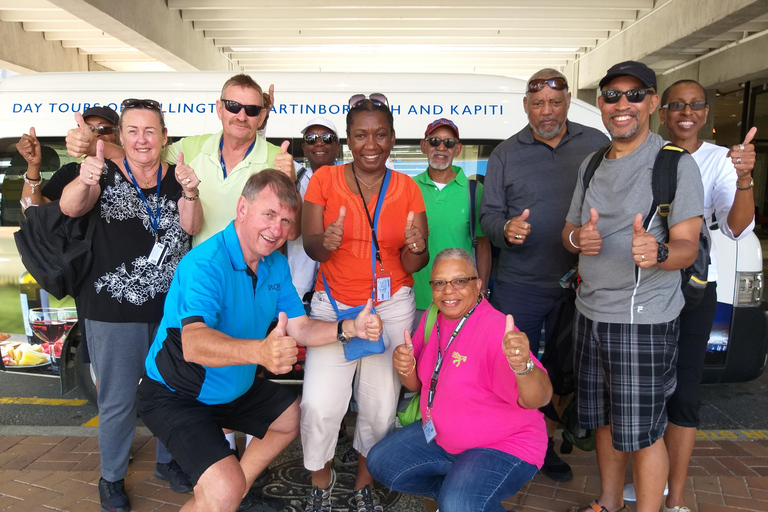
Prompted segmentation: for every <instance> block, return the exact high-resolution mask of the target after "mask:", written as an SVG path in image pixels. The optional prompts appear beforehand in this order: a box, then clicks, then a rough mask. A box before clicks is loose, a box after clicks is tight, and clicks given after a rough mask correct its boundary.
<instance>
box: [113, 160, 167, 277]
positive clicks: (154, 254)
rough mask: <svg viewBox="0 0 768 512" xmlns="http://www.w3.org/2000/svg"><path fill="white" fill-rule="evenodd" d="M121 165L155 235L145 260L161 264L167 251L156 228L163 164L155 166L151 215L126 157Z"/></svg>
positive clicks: (158, 216) (145, 198)
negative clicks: (155, 175)
mask: <svg viewBox="0 0 768 512" xmlns="http://www.w3.org/2000/svg"><path fill="white" fill-rule="evenodd" d="M123 165H125V172H127V173H128V176H129V177H130V178H131V181H132V182H133V186H134V188H135V189H136V192H138V194H139V199H141V202H142V203H144V208H146V209H147V216H148V217H149V226H150V229H151V230H152V234H154V235H155V244H154V245H153V246H152V250H151V251H150V252H149V256H148V257H147V261H148V262H149V263H151V264H152V265H156V266H158V267H159V266H161V265H162V264H163V262H164V261H165V256H166V254H167V253H168V247H167V246H166V245H165V244H164V243H162V242H160V236H159V233H158V229H159V228H160V215H162V209H161V207H160V180H161V179H162V176H163V164H162V163H161V164H160V166H159V167H158V168H157V194H156V203H157V204H156V208H155V214H154V215H152V208H150V206H149V201H147V197H146V196H145V195H144V191H143V190H141V187H140V186H139V183H138V182H137V181H136V177H135V176H134V175H133V172H132V171H131V167H130V166H129V165H128V159H127V158H123Z"/></svg>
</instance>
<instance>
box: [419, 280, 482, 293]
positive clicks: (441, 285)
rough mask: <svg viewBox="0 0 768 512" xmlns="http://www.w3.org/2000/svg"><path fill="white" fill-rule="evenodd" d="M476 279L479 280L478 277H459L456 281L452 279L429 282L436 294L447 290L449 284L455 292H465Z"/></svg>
mask: <svg viewBox="0 0 768 512" xmlns="http://www.w3.org/2000/svg"><path fill="white" fill-rule="evenodd" d="M475 279H477V276H475V277H457V278H456V279H451V280H450V281H429V286H430V287H431V288H432V290H434V291H436V292H439V291H442V290H445V287H446V286H448V285H449V284H450V285H451V286H452V287H453V289H454V290H463V289H464V288H466V287H467V285H468V284H469V282H470V281H474V280H475Z"/></svg>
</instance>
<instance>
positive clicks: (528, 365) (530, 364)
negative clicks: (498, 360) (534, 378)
mask: <svg viewBox="0 0 768 512" xmlns="http://www.w3.org/2000/svg"><path fill="white" fill-rule="evenodd" d="M534 366H535V365H534V364H533V359H532V358H530V357H529V358H528V362H527V363H525V370H523V371H521V372H519V371H517V370H515V369H514V368H512V365H511V364H510V365H509V367H510V368H512V371H513V372H515V374H516V375H528V374H529V373H531V372H532V371H533V367H534Z"/></svg>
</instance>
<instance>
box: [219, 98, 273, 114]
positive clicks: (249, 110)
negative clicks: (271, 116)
mask: <svg viewBox="0 0 768 512" xmlns="http://www.w3.org/2000/svg"><path fill="white" fill-rule="evenodd" d="M221 101H222V102H223V103H224V108H225V109H227V112H232V113H233V114H239V113H240V111H241V110H242V109H245V115H247V116H248V117H256V116H258V115H259V114H261V109H263V108H264V107H262V106H261V105H243V104H242V103H238V102H236V101H232V100H221Z"/></svg>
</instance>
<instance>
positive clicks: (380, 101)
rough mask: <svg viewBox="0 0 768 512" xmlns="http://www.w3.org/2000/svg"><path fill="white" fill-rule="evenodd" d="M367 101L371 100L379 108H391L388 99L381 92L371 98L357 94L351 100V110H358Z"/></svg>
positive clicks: (375, 93)
mask: <svg viewBox="0 0 768 512" xmlns="http://www.w3.org/2000/svg"><path fill="white" fill-rule="evenodd" d="M365 100H369V101H370V102H371V103H373V104H374V105H376V106H377V107H380V106H382V105H384V106H385V107H389V101H388V100H387V97H386V96H384V95H383V94H381V93H380V92H374V93H373V94H371V95H370V96H366V95H365V94H355V95H354V96H352V97H351V98H349V108H357V107H359V106H360V105H362V104H363V102H365Z"/></svg>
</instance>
